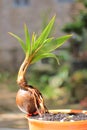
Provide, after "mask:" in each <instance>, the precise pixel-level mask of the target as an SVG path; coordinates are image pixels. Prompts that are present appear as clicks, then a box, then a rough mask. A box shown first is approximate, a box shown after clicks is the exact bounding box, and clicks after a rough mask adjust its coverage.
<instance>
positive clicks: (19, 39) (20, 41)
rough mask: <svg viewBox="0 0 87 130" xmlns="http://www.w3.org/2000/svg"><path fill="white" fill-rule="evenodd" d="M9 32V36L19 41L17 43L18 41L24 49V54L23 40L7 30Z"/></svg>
mask: <svg viewBox="0 0 87 130" xmlns="http://www.w3.org/2000/svg"><path fill="white" fill-rule="evenodd" d="M9 34H10V35H11V36H13V37H15V38H16V39H17V40H18V41H19V43H20V45H21V47H22V49H23V50H24V52H25V54H26V45H25V43H24V41H23V40H22V39H21V38H20V37H18V36H17V35H15V34H14V33H11V32H9Z"/></svg>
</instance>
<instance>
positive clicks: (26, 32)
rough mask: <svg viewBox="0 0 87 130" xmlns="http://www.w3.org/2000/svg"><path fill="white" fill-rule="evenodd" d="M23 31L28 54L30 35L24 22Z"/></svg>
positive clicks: (29, 51)
mask: <svg viewBox="0 0 87 130" xmlns="http://www.w3.org/2000/svg"><path fill="white" fill-rule="evenodd" d="M24 31H25V39H26V51H27V55H30V53H31V43H30V35H29V32H28V28H27V26H26V24H25V25H24Z"/></svg>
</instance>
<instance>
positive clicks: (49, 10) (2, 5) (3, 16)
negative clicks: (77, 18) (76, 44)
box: [0, 0, 73, 71]
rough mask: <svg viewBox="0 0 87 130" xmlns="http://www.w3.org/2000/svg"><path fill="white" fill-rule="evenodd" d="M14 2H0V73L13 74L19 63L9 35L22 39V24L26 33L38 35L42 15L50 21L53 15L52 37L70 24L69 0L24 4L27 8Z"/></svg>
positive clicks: (17, 48)
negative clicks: (26, 30)
mask: <svg viewBox="0 0 87 130" xmlns="http://www.w3.org/2000/svg"><path fill="white" fill-rule="evenodd" d="M16 1H17V0H0V70H11V71H14V70H16V69H17V67H18V66H19V64H20V63H21V60H22V59H23V53H22V50H21V47H20V45H19V44H18V42H17V41H16V39H14V38H13V37H11V36H10V35H9V34H8V32H9V31H11V32H13V33H16V34H17V35H19V36H21V37H23V38H24V35H23V25H24V23H26V24H27V26H28V27H29V31H30V33H32V32H36V33H40V31H41V29H42V22H43V15H44V14H46V15H47V16H48V17H49V19H51V17H52V16H53V15H55V14H56V22H55V25H56V27H55V34H54V35H57V36H58V35H61V33H60V29H61V27H62V26H63V25H64V24H65V23H67V22H68V21H70V8H71V5H72V1H73V0H62V1H61V0H28V1H29V2H28V4H27V5H17V3H16ZM19 1H20V0H19ZM22 1H23V0H22Z"/></svg>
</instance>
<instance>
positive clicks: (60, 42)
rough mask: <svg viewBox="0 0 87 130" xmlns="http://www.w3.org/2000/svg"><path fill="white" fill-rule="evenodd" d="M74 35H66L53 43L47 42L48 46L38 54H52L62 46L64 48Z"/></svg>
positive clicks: (45, 45)
mask: <svg viewBox="0 0 87 130" xmlns="http://www.w3.org/2000/svg"><path fill="white" fill-rule="evenodd" d="M71 36H72V35H66V36H62V37H59V38H57V39H53V40H52V41H51V42H47V44H44V46H43V47H42V49H40V51H39V52H38V53H41V52H45V53H46V52H52V51H54V50H55V49H57V48H59V47H60V46H62V45H63V44H64V43H65V42H66V41H67V40H68V39H69V38H70V37H71Z"/></svg>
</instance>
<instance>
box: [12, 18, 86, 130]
mask: <svg viewBox="0 0 87 130" xmlns="http://www.w3.org/2000/svg"><path fill="white" fill-rule="evenodd" d="M54 21H55V16H54V17H53V18H52V19H51V21H50V22H49V24H48V25H47V26H46V28H45V29H44V30H43V32H42V33H41V35H40V36H39V37H36V34H35V33H33V35H32V39H31V40H30V35H29V32H28V28H27V26H26V25H24V31H25V38H26V43H25V42H24V41H23V40H22V39H21V38H20V37H18V36H17V35H15V34H13V33H11V32H10V34H11V35H12V36H13V37H15V38H16V39H17V40H18V41H19V42H20V44H21V47H22V48H23V51H24V53H25V59H24V61H23V63H22V65H21V67H20V69H19V72H18V77H17V83H18V85H19V86H20V89H19V91H18V93H17V96H16V103H17V106H18V107H19V109H20V110H21V111H22V112H24V113H26V115H27V116H26V117H27V119H28V121H29V129H30V130H48V129H51V130H57V129H58V130H72V129H74V130H87V120H86V117H87V116H86V114H82V113H81V114H80V112H81V111H71V110H64V111H63V110H61V111H60V110H54V111H50V110H48V109H47V107H46V106H45V103H44V99H43V96H42V94H41V92H40V91H39V90H38V89H37V88H35V87H33V86H31V85H28V84H27V81H26V78H25V74H26V70H27V68H28V67H29V66H30V65H32V64H34V63H35V62H37V61H38V60H41V59H43V58H48V57H52V58H55V59H56V60H57V62H58V64H59V60H58V58H57V56H56V55H55V54H53V53H52V52H53V51H54V50H55V49H57V48H58V47H60V46H61V45H63V43H64V42H65V41H66V40H68V39H69V38H70V37H71V35H66V36H62V37H59V38H53V37H51V38H49V37H48V35H49V34H50V31H51V29H52V27H53V24H54ZM78 112H79V114H77V113H78ZM83 112H86V111H83ZM73 113H74V114H73ZM76 114H77V115H79V116H82V117H83V119H84V120H85V121H76V122H75V121H74V120H73V117H74V116H75V115H76ZM55 116H56V117H55ZM57 119H58V120H57Z"/></svg>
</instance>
